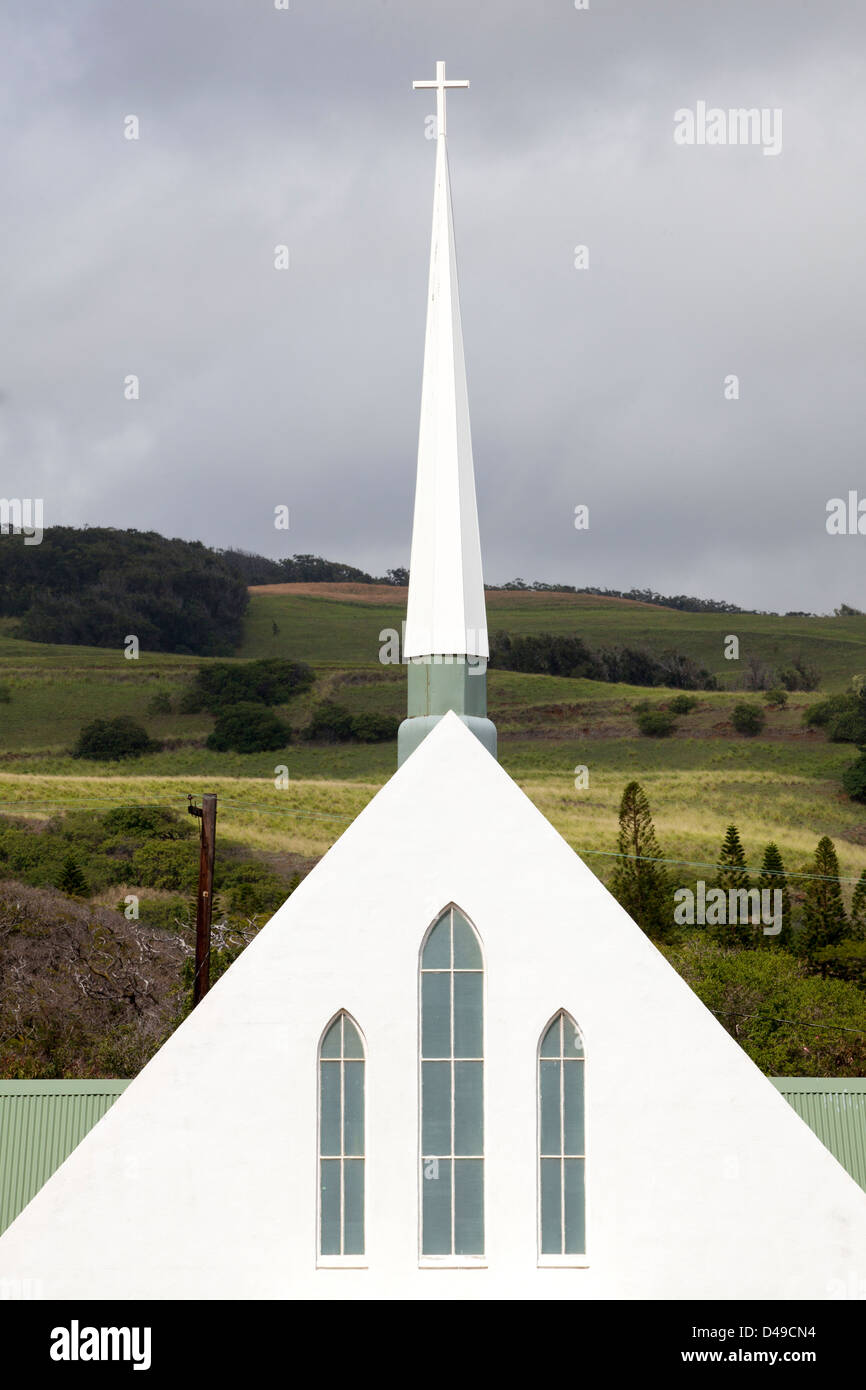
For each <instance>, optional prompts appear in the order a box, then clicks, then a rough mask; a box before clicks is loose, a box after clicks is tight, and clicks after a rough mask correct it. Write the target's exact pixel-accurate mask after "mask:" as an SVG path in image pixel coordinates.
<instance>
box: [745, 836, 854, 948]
mask: <svg viewBox="0 0 866 1390" xmlns="http://www.w3.org/2000/svg"><path fill="white" fill-rule="evenodd" d="M758 888H759V889H761V891H763V890H765V889H769V891H770V893H771V894H772V893H773V892H774V891H775V890H776V889H777V888H778V889H779V891H780V892H781V894H782V930H781V931H780V932H779V935H778V936H765V937H764V940H765V941H767V942H770V941H772V942H775V943H776V945H778V946H790V944H791V937H792V931H791V894H790V893H789V892H788V879H787V877H786V875H785V865H784V864H783V863H782V856H781V854H780V853H779V847H778V845H775V844H773V843H772V842H771V843H770V844H769V845H767V848H766V849H765V850H764V858H763V859H762V861H761V872H760V874H759V876H758ZM864 891H866V887H864ZM775 902H776V899H775V898H774V897H772V896H771V897H770V903H771V904H773V905H775ZM764 925H766V924H764Z"/></svg>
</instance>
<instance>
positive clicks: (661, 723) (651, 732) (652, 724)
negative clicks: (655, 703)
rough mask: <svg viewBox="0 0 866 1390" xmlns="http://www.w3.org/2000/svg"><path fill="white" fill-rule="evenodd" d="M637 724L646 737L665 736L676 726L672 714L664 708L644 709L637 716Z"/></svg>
mask: <svg viewBox="0 0 866 1390" xmlns="http://www.w3.org/2000/svg"><path fill="white" fill-rule="evenodd" d="M637 726H638V728H639V729H640V731H641V733H642V734H646V736H647V737H648V738H667V737H668V735H669V734H672V733H673V731H674V729H675V728H676V726H677V721H676V720H675V719H674V716H673V715H672V714H669V713H668V711H667V710H664V709H645V710H641V712H640V713H639V714H638V716H637Z"/></svg>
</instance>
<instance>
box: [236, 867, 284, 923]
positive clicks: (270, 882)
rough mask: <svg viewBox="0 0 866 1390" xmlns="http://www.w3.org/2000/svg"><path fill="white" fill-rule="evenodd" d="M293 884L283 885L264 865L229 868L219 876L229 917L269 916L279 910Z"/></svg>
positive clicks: (277, 875) (280, 879)
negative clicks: (227, 903)
mask: <svg viewBox="0 0 866 1390" xmlns="http://www.w3.org/2000/svg"><path fill="white" fill-rule="evenodd" d="M296 882H297V880H294V881H293V882H292V883H291V884H288V885H287V884H286V883H284V881H283V880H282V878H280V876H279V874H276V873H274V871H273V869H269V868H268V867H267V866H266V865H265V864H256V863H248V864H236V865H233V866H232V867H231V868H230V869H229V870H228V871H227V872H226V873H225V875H224V876H223V879H222V884H221V887H222V889H223V891H224V892H225V893H226V894H227V895H228V899H229V903H230V906H231V910H232V912H233V913H236V914H237V915H239V916H241V917H255V916H256V915H257V914H259V913H267V914H268V916H270V914H271V913H273V912H276V910H277V908H278V907H282V905H283V903H284V902H285V900H286V898H287V897H288V896H289V893H290V892H291V891H292V888H293V887H294V886H295V884H296Z"/></svg>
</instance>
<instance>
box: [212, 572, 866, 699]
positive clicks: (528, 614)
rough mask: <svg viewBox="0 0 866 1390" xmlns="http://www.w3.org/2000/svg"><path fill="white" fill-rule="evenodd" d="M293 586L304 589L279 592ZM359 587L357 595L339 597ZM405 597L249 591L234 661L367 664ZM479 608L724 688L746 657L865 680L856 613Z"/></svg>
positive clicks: (513, 597) (575, 601)
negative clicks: (633, 649)
mask: <svg viewBox="0 0 866 1390" xmlns="http://www.w3.org/2000/svg"><path fill="white" fill-rule="evenodd" d="M295 588H297V589H299V590H301V591H306V592H300V593H291V592H288V590H290V589H295ZM363 588H367V589H368V593H367V594H358V593H348V592H342V593H340V592H339V591H346V590H351V589H356V590H357V589H363ZM314 589H318V590H319V591H320V592H318V593H314V592H312V591H313V590H314ZM405 593H406V591H405V590H404V589H383V588H380V587H375V586H363V585H345V586H344V585H337V584H334V585H298V586H294V585H291V586H290V585H276V586H274V587H273V588H272V589H271V590H270V591H269V590H268V589H266V588H259V589H255V590H254V591H253V593H252V598H251V602H250V610H249V613H248V616H247V620H246V625H245V629H244V640H243V644H242V646H241V649H240V652H239V655H241V656H245V657H261V656H280V655H283V654H284V653H291V654H296V653H299V652H300V653H303V655H304V658H305V659H306V660H307V661H311V662H313V663H314V664H315V665H321V666H328V665H339V666H348V665H360V666H367V665H372V664H374V663H376V662H377V661H378V659H379V648H380V646H381V643H380V640H379V633H380V632H381V631H382V630H383V629H384V628H395V629H396V630H397V631H398V632H399V631H400V625H401V623H402V621H403V619H404V618H405V615H406V599H405ZM371 600H374V601H371ZM487 608H488V614H487V618H488V625H489V627H490V629H491V631H495V630H497V629H499V628H502V629H503V630H505V631H508V632H511V633H528V632H557V633H569V634H577V635H579V636H580V637H582V638H583V639H584V641H585V642H586V643H587V644H588V645H589V646H590V647H603V646H614V645H622V646H643V647H647V648H648V649H649V650H650V651H652V652H653V653H656V654H658V653H661V652H662V651H664V650H665V649H666V648H669V647H674V648H676V649H677V650H679V651H683V652H686V653H687V654H688V655H689V656H691V657H693V658H694V659H695V660H696V661H697V662H699V664H700V665H701V666H705V667H706V668H707V670H709V671H712V673H713V674H714V675H715V676H717V677H718V678H719V680H720V681H721V682H722V683H723V684H724V685H726V686H727V685H733V684H734V682H736V681H737V679H738V677H741V675H742V671H743V668H744V665H745V662H746V661H747V659H748V658H749V657H750V656H755V657H757V658H759V659H760V660H762V661H764V662H765V663H766V664H767V665H768V666H779V665H786V664H787V663H789V662H790V661H791V660H792V659H793V658H795V657H798V656H799V657H802V658H803V659H804V660H805V661H807V662H808V663H809V664H811V665H814V666H817V668H818V669H819V671H820V672H821V687H822V689H824V690H828V691H833V690H841V689H843V688H844V687H845V686H846V685H847V684H848V682H849V680H850V679H851V677H852V675H858V674H866V617H854V618H779V617H773V616H766V617H762V616H760V615H757V614H728V613H681V612H678V611H676V610H674V609H670V608H658V607H655V606H653V605H650V604H642V603H634V602H631V601H630V600H628V599H610V598H597V597H595V596H593V595H589V594H547V593H523V592H520V591H491V592H489V593H488V595H487ZM274 625H276V627H277V629H278V631H277V632H276V633H275V632H274ZM730 633H733V634H734V635H736V636H738V637H739V639H740V660H739V662H733V661H727V660H725V655H724V650H725V638H726V637H727V636H728V634H730Z"/></svg>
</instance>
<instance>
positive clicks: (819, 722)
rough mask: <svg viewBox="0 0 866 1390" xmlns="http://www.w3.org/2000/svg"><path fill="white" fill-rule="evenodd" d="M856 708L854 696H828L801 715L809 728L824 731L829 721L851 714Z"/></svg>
mask: <svg viewBox="0 0 866 1390" xmlns="http://www.w3.org/2000/svg"><path fill="white" fill-rule="evenodd" d="M857 708H858V705H857V697H856V695H851V694H845V695H828V696H827V699H826V700H819V701H818V703H817V704H815V705H810V706H809V708H808V709H807V710H806V712H805V713H804V715H803V723H804V724H806V725H808V726H809V727H810V728H815V729H824V728H826V727H827V725H828V724H829V723H830V721H831V719H836V718H838V717H839V715H843V714H853V713H855V712H856V710H857Z"/></svg>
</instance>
